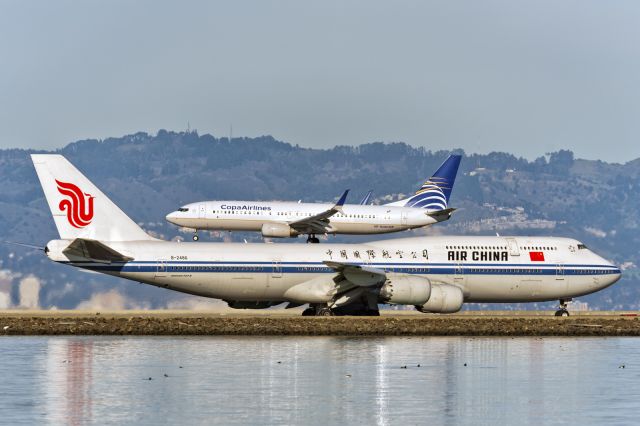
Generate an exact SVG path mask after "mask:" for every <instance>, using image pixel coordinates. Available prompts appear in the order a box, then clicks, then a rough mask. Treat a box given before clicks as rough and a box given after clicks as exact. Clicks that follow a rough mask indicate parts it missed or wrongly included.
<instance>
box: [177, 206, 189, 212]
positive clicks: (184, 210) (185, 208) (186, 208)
mask: <svg viewBox="0 0 640 426" xmlns="http://www.w3.org/2000/svg"><path fill="white" fill-rule="evenodd" d="M178 211H179V212H188V211H189V208H188V207H180V208H179V209H178Z"/></svg>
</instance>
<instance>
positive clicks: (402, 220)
mask: <svg viewBox="0 0 640 426" xmlns="http://www.w3.org/2000/svg"><path fill="white" fill-rule="evenodd" d="M408 216H409V213H408V212H406V211H404V210H402V211H401V212H400V223H401V224H402V226H407V219H408Z"/></svg>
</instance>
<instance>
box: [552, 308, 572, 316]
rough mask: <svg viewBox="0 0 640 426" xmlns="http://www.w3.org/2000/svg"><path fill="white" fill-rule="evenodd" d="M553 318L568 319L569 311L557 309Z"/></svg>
mask: <svg viewBox="0 0 640 426" xmlns="http://www.w3.org/2000/svg"><path fill="white" fill-rule="evenodd" d="M555 316H557V317H568V316H569V311H567V310H566V309H558V310H557V311H556V313H555Z"/></svg>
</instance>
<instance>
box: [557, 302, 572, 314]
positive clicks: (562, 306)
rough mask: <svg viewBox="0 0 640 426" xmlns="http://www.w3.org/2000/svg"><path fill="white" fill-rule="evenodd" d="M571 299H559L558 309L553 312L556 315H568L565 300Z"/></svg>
mask: <svg viewBox="0 0 640 426" xmlns="http://www.w3.org/2000/svg"><path fill="white" fill-rule="evenodd" d="M570 301H571V299H567V300H565V299H560V305H559V306H558V310H557V311H556V313H555V316H557V317H568V316H569V310H568V309H567V302H570Z"/></svg>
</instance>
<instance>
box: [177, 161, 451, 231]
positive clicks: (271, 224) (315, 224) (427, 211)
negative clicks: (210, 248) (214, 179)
mask: <svg viewBox="0 0 640 426" xmlns="http://www.w3.org/2000/svg"><path fill="white" fill-rule="evenodd" d="M461 158H462V157H461V156H460V155H450V156H449V158H447V159H446V160H445V162H444V163H442V165H441V166H440V168H438V170H437V171H436V172H435V173H434V174H433V176H431V178H429V179H428V180H427V181H426V182H425V183H424V184H423V185H422V186H421V187H420V189H418V191H417V192H416V193H415V194H414V195H412V196H411V197H409V198H407V199H404V200H400V201H396V202H394V203H390V204H386V205H383V206H373V205H366V204H367V201H368V198H369V194H367V197H365V199H364V200H362V202H361V203H360V204H344V202H345V200H346V198H347V193H348V191H349V190H347V191H345V192H344V193H343V194H342V196H341V197H340V198H339V200H338V202H337V203H336V204H335V205H331V204H318V203H295V202H287V201H269V202H263V201H202V202H198V203H192V204H187V205H185V206H182V207H180V208H179V209H178V210H177V211H175V212H173V213H170V214H168V215H167V217H166V219H167V220H168V221H169V222H171V223H173V224H175V225H179V226H183V227H186V228H191V229H194V230H195V233H194V235H193V239H194V241H197V240H198V230H200V229H205V230H224V231H259V232H262V236H264V237H279V238H288V237H297V236H298V235H301V234H306V235H308V238H307V242H309V243H318V242H320V240H318V238H316V235H317V234H360V235H366V234H386V233H389V232H398V231H405V230H407V229H414V228H421V227H423V226H428V225H432V224H434V223H438V222H442V221H444V220H447V219H449V217H451V213H452V212H453V211H454V210H455V209H452V208H449V207H448V205H449V197H450V196H451V190H452V189H453V183H454V182H455V179H456V174H457V173H458V166H459V165H460V159H461Z"/></svg>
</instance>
